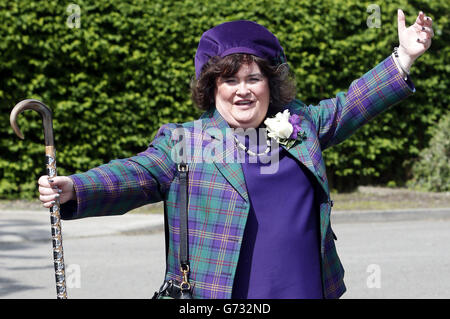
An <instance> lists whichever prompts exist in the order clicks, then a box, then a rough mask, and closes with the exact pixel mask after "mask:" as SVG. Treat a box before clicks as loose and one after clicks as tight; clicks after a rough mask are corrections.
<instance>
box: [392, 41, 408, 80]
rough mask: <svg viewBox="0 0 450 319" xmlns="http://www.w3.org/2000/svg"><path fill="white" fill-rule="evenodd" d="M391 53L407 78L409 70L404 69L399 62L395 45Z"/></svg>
mask: <svg viewBox="0 0 450 319" xmlns="http://www.w3.org/2000/svg"><path fill="white" fill-rule="evenodd" d="M393 54H394V58H395V60H396V61H397V64H398V66H399V67H400V69H401V70H402V71H403V73H404V74H406V76H405V80H406V79H407V78H408V76H409V72H408V71H406V69H405V68H404V67H403V65H402V64H401V63H400V59H399V58H398V47H395V48H394V52H393Z"/></svg>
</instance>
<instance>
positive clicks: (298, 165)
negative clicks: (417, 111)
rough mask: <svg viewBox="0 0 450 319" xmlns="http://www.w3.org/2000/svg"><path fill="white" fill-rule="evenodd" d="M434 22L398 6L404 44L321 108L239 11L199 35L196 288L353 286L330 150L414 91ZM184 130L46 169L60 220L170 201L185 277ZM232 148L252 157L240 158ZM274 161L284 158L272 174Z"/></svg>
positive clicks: (174, 261) (311, 294) (267, 290)
mask: <svg viewBox="0 0 450 319" xmlns="http://www.w3.org/2000/svg"><path fill="white" fill-rule="evenodd" d="M431 25H432V21H431V19H430V18H428V17H426V16H425V15H424V14H423V13H422V12H420V13H419V15H418V17H417V20H416V22H415V23H414V25H412V26H410V27H408V28H406V26H405V17H404V14H403V12H402V11H401V10H399V12H398V35H399V40H400V46H399V49H398V51H397V52H395V54H393V55H390V56H389V57H387V58H386V59H385V60H384V61H383V62H381V63H380V64H378V65H377V66H376V67H375V68H374V69H372V70H371V71H369V72H367V73H366V74H365V75H363V76H362V77H361V78H360V79H358V80H356V81H354V82H353V83H352V84H351V86H350V88H349V90H348V92H347V93H344V92H341V93H338V94H337V96H336V98H333V99H328V100H323V101H321V102H320V103H319V104H318V105H317V106H307V105H305V104H304V103H302V102H301V101H298V100H295V99H293V98H294V95H295V92H294V90H293V85H292V81H291V80H290V79H289V77H288V76H286V74H287V73H286V72H285V67H284V66H285V65H286V64H285V62H286V59H285V55H284V51H283V49H282V47H281V46H280V44H279V42H278V40H277V38H276V37H275V36H274V35H273V34H271V33H270V32H269V31H268V30H267V29H265V28H264V27H262V26H260V25H258V24H256V23H254V22H250V21H233V22H228V23H224V24H221V25H219V26H216V27H214V28H212V29H210V30H208V31H207V32H205V33H204V34H203V36H202V38H201V40H200V43H199V47H198V50H197V54H196V58H195V69H196V81H195V82H194V84H193V99H194V101H195V102H196V103H197V105H198V106H199V107H201V108H204V109H205V110H206V112H205V113H204V115H203V116H202V117H201V118H200V119H199V120H197V121H194V122H188V123H183V124H182V126H181V127H182V130H183V134H184V136H185V140H184V141H185V142H187V144H185V145H189V146H194V149H193V153H191V154H190V156H189V158H188V164H189V181H188V185H189V203H188V207H189V222H188V228H189V231H188V234H189V236H188V237H189V259H190V273H189V281H190V283H191V284H192V287H193V289H192V293H193V296H194V298H339V297H340V296H341V295H342V294H343V293H344V292H345V285H344V282H343V275H344V270H343V267H342V265H341V263H340V261H339V258H338V256H337V253H336V249H335V245H334V240H335V236H334V233H333V231H332V229H331V226H330V211H331V206H332V201H331V200H330V194H329V189H328V184H327V179H326V175H325V167H324V162H323V158H322V151H323V150H324V149H326V148H327V147H330V146H332V145H335V144H337V143H339V142H341V141H343V140H345V139H346V138H347V137H349V136H350V135H351V134H352V133H353V132H355V130H357V129H358V128H359V127H360V126H361V125H363V124H364V123H366V122H367V121H369V120H370V119H372V118H373V117H374V116H376V115H377V114H379V113H380V112H382V111H384V110H385V109H387V108H388V107H389V106H391V105H393V104H396V103H398V102H399V101H401V100H403V99H404V98H406V97H408V96H409V95H411V94H412V93H413V92H414V91H415V89H414V86H413V84H412V82H411V81H410V79H409V77H408V74H407V73H408V72H409V68H410V66H411V64H412V63H413V61H414V60H415V59H417V57H419V56H420V55H421V54H423V53H424V52H425V51H426V50H427V49H428V48H429V47H430V45H431V38H432V36H433V30H432V27H431ZM397 56H398V57H397ZM281 111H282V112H281ZM287 123H289V124H287ZM177 128H179V126H177V125H175V124H167V125H164V126H162V127H161V129H160V130H159V132H158V134H157V135H156V137H155V139H154V140H153V141H152V143H151V144H150V146H149V147H148V149H147V150H146V151H144V152H142V153H140V154H138V155H136V156H134V157H131V158H128V159H120V160H114V161H111V162H110V163H108V164H106V165H102V166H100V167H97V168H94V169H92V170H89V171H88V172H86V173H82V174H75V175H71V176H69V177H66V176H60V177H56V178H54V179H53V180H52V181H48V177H47V176H42V177H41V178H40V179H39V181H38V183H39V192H40V197H39V198H40V200H41V201H42V202H43V205H44V207H50V206H52V205H53V204H54V203H55V200H59V201H60V203H61V204H63V205H62V206H61V215H62V218H63V219H75V218H82V217H88V216H100V215H114V214H123V213H125V212H127V211H129V210H131V209H134V208H136V207H139V206H142V205H144V204H148V203H153V202H158V201H164V204H165V214H166V216H165V217H166V245H167V247H166V248H167V250H166V252H167V268H166V278H165V279H166V280H170V279H172V280H176V281H178V282H181V280H182V273H181V271H180V269H179V267H178V254H179V246H180V245H179V242H180V223H179V214H180V205H179V188H180V179H179V176H178V175H177V164H178V161H177V160H176V156H174V154H177V152H178V150H176V151H174V150H175V149H177V146H178V145H179V144H178V136H177V134H174V132H175V130H176V129H177ZM257 128H260V129H261V128H262V129H264V131H265V129H267V131H268V134H267V136H268V137H269V138H270V139H268V140H267V141H270V143H267V145H266V144H265V141H263V139H265V137H264V136H260V135H257V137H256V139H254V138H249V136H253V137H254V136H255V135H252V134H245V132H246V131H244V129H247V130H252V129H257ZM230 131H231V132H232V134H229V132H230ZM243 133H244V134H243ZM262 138H263V139H262ZM230 141H231V143H230ZM274 141H275V142H274ZM254 143H255V144H256V146H255V145H253V144H254ZM278 143H279V144H278ZM212 144H213V147H212V148H211V145H212ZM258 144H259V145H258ZM219 146H220V147H219ZM211 149H213V151H211ZM186 150H188V151H190V150H191V149H190V148H186V149H185V150H184V151H183V152H185V151H186ZM205 150H208V152H205ZM238 150H239V151H238ZM241 150H244V151H243V152H242V151H241ZM183 154H187V153H183ZM205 154H208V156H206V157H205ZM236 154H244V159H243V160H242V158H240V159H241V160H238V161H236V160H235V159H236ZM274 155H275V156H274ZM267 157H269V159H271V160H270V161H271V163H269V162H267V161H266V162H264V161H263V158H266V159H267ZM274 158H275V159H276V160H273V159H274ZM230 159H231V160H230ZM255 159H256V160H255ZM274 162H276V163H277V164H278V165H277V167H276V169H273V170H271V171H269V173H264V172H263V168H267V167H266V166H267V165H268V164H273V163H274Z"/></svg>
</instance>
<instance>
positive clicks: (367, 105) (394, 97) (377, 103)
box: [308, 56, 415, 150]
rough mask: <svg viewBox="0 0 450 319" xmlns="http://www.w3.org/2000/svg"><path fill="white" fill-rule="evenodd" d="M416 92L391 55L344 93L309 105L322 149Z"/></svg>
mask: <svg viewBox="0 0 450 319" xmlns="http://www.w3.org/2000/svg"><path fill="white" fill-rule="evenodd" d="M414 92H415V88H414V84H413V83H412V81H411V80H410V79H409V77H408V79H407V80H405V79H403V77H402V75H401V74H400V72H399V70H398V68H397V66H396V65H395V62H394V60H393V58H392V56H389V57H388V58H386V59H385V60H384V61H383V62H381V63H380V64H378V65H377V66H376V67H374V68H373V69H372V70H370V71H369V72H367V73H366V74H364V75H363V76H362V77H361V78H359V79H357V80H355V81H353V82H352V83H351V85H350V88H349V89H348V91H347V92H339V93H337V95H336V97H335V98H332V99H326V100H322V101H320V102H319V104H318V105H317V106H313V105H310V106H309V107H308V110H309V111H310V113H311V115H312V119H313V122H314V124H315V126H316V130H317V132H318V136H319V141H320V146H321V148H322V150H324V149H326V148H328V147H330V146H333V145H336V144H338V143H340V142H342V141H344V140H345V139H347V138H348V137H350V135H352V134H353V133H354V132H355V131H356V130H357V129H358V128H360V127H361V126H362V125H364V124H365V123H367V122H368V121H370V120H371V119H373V118H374V117H375V116H377V115H378V114H380V113H381V112H383V111H385V110H386V109H388V108H389V107H391V106H393V105H394V104H397V103H398V102H400V101H402V100H403V99H405V98H407V97H408V96H410V95H411V94H413V93H414Z"/></svg>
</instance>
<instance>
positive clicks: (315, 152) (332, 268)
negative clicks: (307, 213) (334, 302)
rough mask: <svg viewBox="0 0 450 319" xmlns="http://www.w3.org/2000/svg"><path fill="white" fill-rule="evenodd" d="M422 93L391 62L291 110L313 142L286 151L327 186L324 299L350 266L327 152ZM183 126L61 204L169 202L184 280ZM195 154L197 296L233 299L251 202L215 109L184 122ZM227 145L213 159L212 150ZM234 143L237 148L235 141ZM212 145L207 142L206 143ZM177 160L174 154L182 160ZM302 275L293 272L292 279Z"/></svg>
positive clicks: (93, 209)
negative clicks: (334, 219)
mask: <svg viewBox="0 0 450 319" xmlns="http://www.w3.org/2000/svg"><path fill="white" fill-rule="evenodd" d="M414 91H415V89H414V85H413V84H412V83H411V82H410V81H409V80H408V81H407V82H405V81H404V80H403V79H402V77H401V75H400V74H399V71H398V69H397V67H396V66H395V64H394V61H393V60H392V57H388V58H387V59H385V60H384V61H383V62H381V63H380V64H378V65H377V66H376V67H375V68H373V69H372V70H370V71H369V72H367V73H366V74H364V75H363V76H362V77H361V78H359V79H358V80H355V81H353V82H352V84H351V85H350V88H349V90H348V92H340V93H338V94H337V96H336V97H335V98H332V99H328V100H323V101H321V102H320V103H319V104H318V105H317V106H313V105H310V106H307V105H305V104H304V103H302V102H301V101H298V100H295V101H293V102H292V103H290V104H289V105H288V108H289V109H290V112H291V114H293V113H296V114H298V115H299V116H300V118H301V130H302V131H304V132H305V133H306V137H307V138H306V140H304V141H302V142H296V144H294V146H293V147H292V148H290V149H289V150H288V151H289V152H290V153H291V154H292V155H293V156H294V157H295V158H296V159H298V160H299V161H300V162H301V163H302V164H303V165H305V166H306V167H307V168H308V169H310V170H311V172H312V173H313V174H314V176H315V177H316V178H317V181H318V182H319V184H320V185H321V190H322V191H321V192H320V193H321V194H320V202H321V203H320V234H321V262H322V282H323V290H324V296H325V298H339V297H340V296H341V295H342V294H343V293H344V292H345V285H344V282H343V277H344V269H343V267H342V265H341V262H340V260H339V257H338V255H337V252H336V247H335V243H334V237H333V236H334V234H333V232H332V230H331V226H330V212H331V201H330V195H329V189H328V182H327V177H326V173H325V166H324V161H323V158H322V151H323V150H324V149H326V148H327V147H330V146H332V145H335V144H337V143H339V142H341V141H343V140H345V139H346V138H347V137H349V136H350V135H351V134H352V133H354V132H355V131H356V130H357V129H358V128H359V127H360V126H361V125H363V124H364V123H366V122H367V121H369V120H370V119H372V118H373V117H374V116H376V115H378V114H379V113H381V112H382V111H384V110H386V109H387V108H388V107H390V106H392V105H394V104H396V103H397V102H399V101H401V100H403V99H404V98H406V97H407V96H409V95H410V94H412V93H413V92H414ZM176 127H177V126H176V125H175V124H167V125H164V126H162V127H161V129H160V130H159V131H158V134H157V135H156V137H155V139H154V140H153V141H152V143H151V144H150V146H149V147H148V149H147V150H146V151H144V152H142V153H140V154H138V155H136V156H134V157H131V158H129V159H119V160H114V161H111V162H110V163H108V164H106V165H102V166H100V167H97V168H94V169H92V170H89V171H88V172H86V173H82V174H75V175H72V176H71V178H72V179H73V180H74V183H75V190H76V193H77V206H76V207H74V209H73V211H71V210H70V209H69V208H68V206H64V205H63V206H62V216H63V218H65V219H70V218H81V217H88V216H100V215H113V214H123V213H125V212H127V211H129V210H131V209H134V208H136V207H139V206H142V205H144V204H148V203H152V202H157V201H164V202H165V210H166V214H167V225H166V226H167V228H168V231H169V232H168V255H167V271H166V279H176V280H181V273H180V270H179V267H178V248H179V235H180V227H179V218H178V216H179V204H178V196H179V192H178V190H179V180H178V176H177V172H176V161H175V160H174V159H175V158H176V156H175V155H176V151H175V152H174V150H176V145H178V144H177V141H178V139H177V138H175V134H173V133H174V132H175V131H174V130H175V129H176ZM183 127H184V129H185V131H186V132H187V133H188V134H187V135H186V136H185V137H186V141H187V145H191V146H192V148H191V149H192V151H191V153H190V154H189V185H188V187H189V203H188V206H189V221H188V227H189V233H188V234H189V257H190V263H191V272H190V281H191V283H192V284H193V286H194V289H193V293H194V298H230V297H231V292H232V291H231V290H232V287H233V279H234V274H235V270H236V266H237V262H238V259H239V252H240V246H241V243H242V236H243V233H244V228H245V224H246V218H247V214H248V212H249V205H250V203H249V198H248V194H247V191H246V186H245V180H244V175H243V172H242V168H241V164H240V163H239V162H238V161H225V160H223V159H225V158H228V157H230V156H231V157H233V156H235V155H236V152H235V148H234V146H233V147H227V145H228V146H230V145H234V143H233V141H230V140H229V138H228V137H227V136H226V133H224V131H225V130H226V129H227V128H229V126H228V124H227V123H226V122H225V120H224V119H223V118H222V117H221V116H220V114H219V113H218V112H217V111H216V110H212V111H210V112H207V113H205V114H204V115H203V116H202V117H201V118H200V119H199V120H197V121H194V122H188V123H184V124H183ZM212 143H216V144H215V145H216V146H224V145H225V146H224V147H223V148H222V151H220V152H217V154H216V155H217V157H216V158H215V160H212V161H205V158H204V152H205V149H207V148H208V147H210V145H211V144H212ZM228 143H229V144H228ZM208 145H209V146H208ZM174 154H175V155H174ZM290 275H291V276H295V274H290Z"/></svg>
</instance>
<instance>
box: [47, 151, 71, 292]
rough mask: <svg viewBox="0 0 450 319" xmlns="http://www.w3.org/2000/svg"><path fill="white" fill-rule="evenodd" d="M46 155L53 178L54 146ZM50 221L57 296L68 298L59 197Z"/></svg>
mask: <svg viewBox="0 0 450 319" xmlns="http://www.w3.org/2000/svg"><path fill="white" fill-rule="evenodd" d="M45 157H46V160H47V175H48V176H49V179H52V178H53V177H55V176H57V175H56V155H55V148H54V147H53V146H46V147H45ZM50 223H51V228H52V245H53V264H54V267H55V280H56V297H57V298H58V299H66V298H67V290H66V271H65V265H64V251H63V244H62V232H61V215H60V203H59V199H58V198H57V199H56V200H55V204H54V205H53V206H52V207H50Z"/></svg>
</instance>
